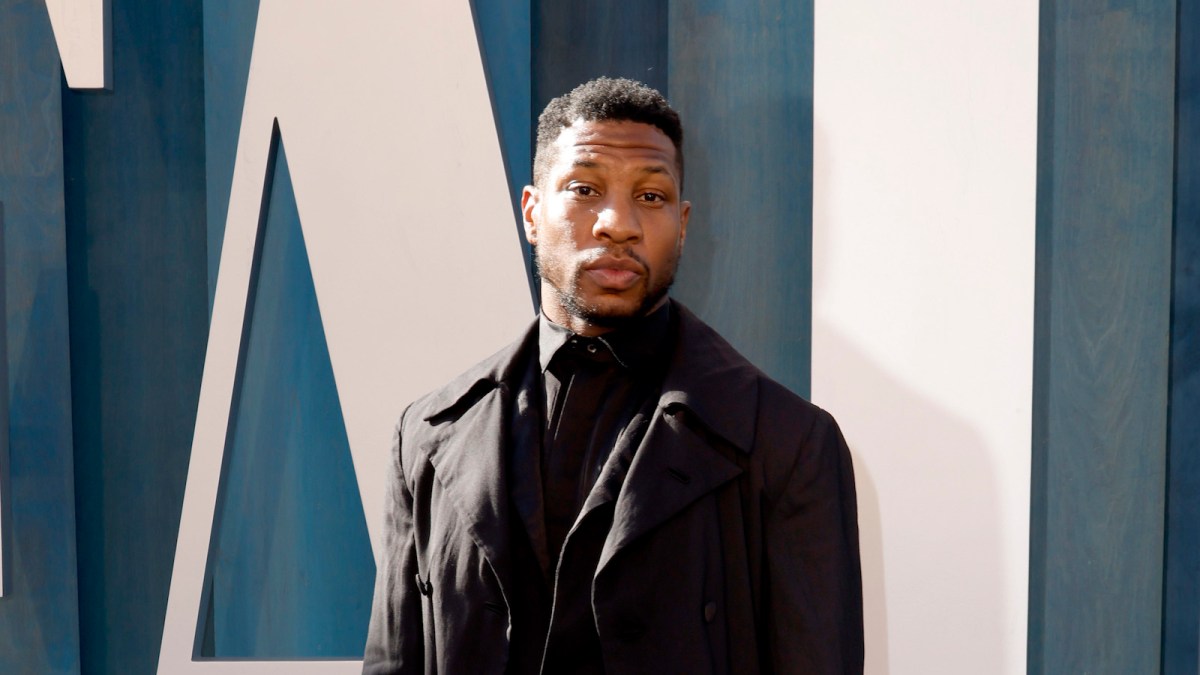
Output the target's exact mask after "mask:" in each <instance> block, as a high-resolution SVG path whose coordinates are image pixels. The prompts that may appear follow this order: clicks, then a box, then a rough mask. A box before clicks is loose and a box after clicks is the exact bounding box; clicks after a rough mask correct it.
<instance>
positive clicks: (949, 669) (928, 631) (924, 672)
mask: <svg viewBox="0 0 1200 675" xmlns="http://www.w3.org/2000/svg"><path fill="white" fill-rule="evenodd" d="M815 14H816V31H815V32H816V43H815V90H814V119H815V122H814V125H815V128H814V155H815V159H814V162H815V165H814V175H815V178H814V233H813V237H814V255H815V259H814V272H813V276H814V279H813V281H814V298H813V382H812V394H813V399H814V401H815V402H816V403H817V404H818V405H821V406H823V407H825V408H827V409H828V410H829V411H830V412H832V413H833V414H834V415H835V416H836V417H837V419H838V420H839V421H840V422H841V424H842V426H843V428H844V429H845V432H846V436H847V438H848V440H849V442H850V446H851V448H852V450H853V452H854V459H855V468H856V471H857V474H858V483H859V506H860V522H861V529H862V545H863V574H864V585H865V588H864V590H865V595H866V608H865V609H866V617H867V619H866V621H867V672H868V673H876V674H879V673H890V674H892V675H907V674H914V675H916V674H920V675H930V674H937V673H947V674H956V675H957V674H960V673H985V674H986V673H1023V672H1024V670H1025V632H1026V615H1027V594H1028V589H1027V586H1028V573H1027V565H1028V540H1029V475H1030V473H1029V472H1030V416H1031V409H1032V403H1031V387H1032V371H1033V365H1032V360H1033V357H1032V342H1033V284H1034V233H1035V225H1034V209H1035V172H1036V123H1037V109H1036V105H1037V49H1038V43H1037V38H1038V3H1037V2H1034V1H1032V0H1023V1H1021V2H1016V3H1014V2H1011V1H1010V0H983V1H981V2H969V3H963V2H958V1H957V0H915V1H914V2H909V3H901V4H896V3H887V2H880V1H878V0H849V1H847V0H816V3H815Z"/></svg>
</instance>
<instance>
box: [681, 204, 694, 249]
mask: <svg viewBox="0 0 1200 675" xmlns="http://www.w3.org/2000/svg"><path fill="white" fill-rule="evenodd" d="M691 216H692V203H691V202H683V203H681V204H680V205H679V244H678V246H679V249H680V250H683V242H684V240H686V239H687V225H688V218H690V217H691Z"/></svg>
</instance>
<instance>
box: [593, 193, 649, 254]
mask: <svg viewBox="0 0 1200 675" xmlns="http://www.w3.org/2000/svg"><path fill="white" fill-rule="evenodd" d="M592 236H593V237H595V238H596V239H606V240H608V241H610V242H612V243H614V244H630V243H634V242H637V241H638V240H639V239H641V238H642V223H641V220H640V215H639V214H638V210H637V206H636V205H635V204H633V203H632V200H629V199H609V200H606V202H605V204H604V205H603V207H602V208H601V209H600V211H599V213H597V214H596V223H595V224H594V225H593V226H592Z"/></svg>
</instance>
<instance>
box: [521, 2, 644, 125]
mask: <svg viewBox="0 0 1200 675" xmlns="http://www.w3.org/2000/svg"><path fill="white" fill-rule="evenodd" d="M667 36H668V29H667V0H629V1H628V2H622V3H613V2H605V1H603V0H581V1H579V2H555V1H554V0H533V63H532V67H533V129H534V131H536V129H537V115H538V114H540V113H541V111H542V109H543V108H545V107H546V104H547V103H549V102H550V99H552V98H554V97H556V96H559V95H562V94H565V93H567V92H568V91H570V90H572V89H574V88H575V87H576V86H577V85H579V84H582V83H583V82H586V81H588V80H590V79H592V78H595V77H599V76H601V75H607V76H609V77H628V78H630V79H633V80H638V81H640V82H644V83H646V84H648V85H650V86H651V87H654V88H655V89H658V90H659V91H661V92H662V93H664V94H666V93H667V84H668V83H667V48H668V43H667V39H668V38H667Z"/></svg>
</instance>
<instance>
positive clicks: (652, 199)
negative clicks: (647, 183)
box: [642, 192, 666, 204]
mask: <svg viewBox="0 0 1200 675" xmlns="http://www.w3.org/2000/svg"><path fill="white" fill-rule="evenodd" d="M642 201H644V202H649V203H651V204H657V203H659V202H663V201H666V197H663V196H662V195H660V194H658V193H655V192H647V193H645V194H643V195H642Z"/></svg>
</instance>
